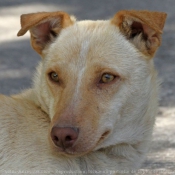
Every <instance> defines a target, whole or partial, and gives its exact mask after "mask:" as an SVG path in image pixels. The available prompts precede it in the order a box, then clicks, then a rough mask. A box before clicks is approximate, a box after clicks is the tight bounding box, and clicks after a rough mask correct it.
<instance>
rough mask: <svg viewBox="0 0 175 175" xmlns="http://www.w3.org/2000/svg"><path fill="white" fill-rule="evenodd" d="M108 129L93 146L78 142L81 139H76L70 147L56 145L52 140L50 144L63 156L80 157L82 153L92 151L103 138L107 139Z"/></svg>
mask: <svg viewBox="0 0 175 175" xmlns="http://www.w3.org/2000/svg"><path fill="white" fill-rule="evenodd" d="M109 134H110V131H109V130H107V131H105V132H104V133H103V134H102V135H101V137H100V138H99V139H98V141H97V142H96V144H94V146H88V145H87V147H86V145H85V146H82V145H81V144H79V143H80V142H81V141H79V140H77V142H75V144H74V145H73V146H71V147H68V148H67V147H65V146H64V145H62V146H61V147H58V146H56V145H55V144H54V142H53V141H52V145H54V150H55V151H56V152H58V153H59V154H61V155H64V156H68V157H80V156H83V155H86V154H88V153H90V152H93V151H94V150H95V149H96V147H97V146H99V145H100V144H101V143H102V142H103V141H104V140H105V139H107V137H108V136H109Z"/></svg>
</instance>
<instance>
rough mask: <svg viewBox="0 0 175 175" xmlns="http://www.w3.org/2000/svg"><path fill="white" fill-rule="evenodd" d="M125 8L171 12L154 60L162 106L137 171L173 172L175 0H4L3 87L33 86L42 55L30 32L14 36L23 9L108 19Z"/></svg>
mask: <svg viewBox="0 0 175 175" xmlns="http://www.w3.org/2000/svg"><path fill="white" fill-rule="evenodd" d="M121 9H147V10H153V11H164V12H166V13H167V14H168V17H167V22H166V25H165V28H164V34H163V39H162V46H161V47H160V49H159V51H158V52H157V54H156V56H155V65H156V68H157V70H158V72H159V78H160V79H161V81H162V85H161V87H162V89H161V93H160V109H159V113H158V115H157V121H156V125H155V129H154V133H153V142H152V145H151V149H150V152H149V154H148V156H147V159H146V160H145V162H144V164H143V167H142V169H141V170H139V172H138V173H137V174H139V175H140V174H150V175H161V174H163V175H169V174H171V175H175V1H174V0H166V1H163V0H154V1H152V0H147V1H144V0H132V1H130V0H108V1H107V0H106V1H105V0H94V1H90V0H83V1H82V0H69V1H68V0H64V1H63V0H30V1H27V0H22V1H21V0H15V1H12V0H5V1H2V0H0V93H3V94H7V95H10V94H13V93H18V92H20V91H21V90H22V89H25V88H28V87H30V86H31V84H32V82H31V79H32V76H33V72H34V70H35V67H36V65H37V63H38V61H39V60H40V58H39V56H38V55H37V54H36V53H35V52H34V51H33V50H32V49H31V47H30V43H29V35H26V36H24V37H21V38H17V37H16V33H17V31H18V30H19V29H20V24H19V17H20V15H21V14H23V13H30V12H37V11H57V10H62V11H66V12H68V13H70V14H74V15H75V16H76V17H77V19H108V18H110V17H112V16H113V15H114V14H115V13H116V12H117V11H118V10H121Z"/></svg>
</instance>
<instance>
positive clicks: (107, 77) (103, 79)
mask: <svg viewBox="0 0 175 175" xmlns="http://www.w3.org/2000/svg"><path fill="white" fill-rule="evenodd" d="M114 79H115V76H114V75H112V74H108V73H105V74H103V75H102V77H101V80H100V83H109V82H111V81H113V80H114Z"/></svg>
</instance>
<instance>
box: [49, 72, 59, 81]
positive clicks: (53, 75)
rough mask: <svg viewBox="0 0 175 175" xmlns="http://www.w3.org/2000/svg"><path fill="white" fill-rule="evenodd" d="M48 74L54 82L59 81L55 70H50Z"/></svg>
mask: <svg viewBox="0 0 175 175" xmlns="http://www.w3.org/2000/svg"><path fill="white" fill-rule="evenodd" d="M49 75H50V78H51V80H53V81H55V82H58V81H59V79H58V74H57V73H56V72H51V73H50V74H49Z"/></svg>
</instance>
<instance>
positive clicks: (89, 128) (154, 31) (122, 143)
mask: <svg viewBox="0 0 175 175" xmlns="http://www.w3.org/2000/svg"><path fill="white" fill-rule="evenodd" d="M165 20H166V14H165V13H163V12H151V11H135V10H123V11H119V12H118V13H116V14H115V15H114V17H113V18H112V19H110V20H97V21H91V20H84V21H78V22H77V21H76V19H75V17H73V16H70V15H69V14H67V13H66V12H61V11H58V12H39V13H31V14H24V15H22V16H21V29H20V31H19V32H18V34H17V35H18V36H22V35H24V34H25V33H26V32H27V31H30V36H31V45H32V47H33V49H34V50H35V51H36V52H37V53H38V54H39V55H40V56H41V57H42V60H41V62H40V63H39V66H38V67H37V70H36V73H35V77H34V80H33V82H34V83H33V87H32V88H31V89H28V90H26V91H23V92H21V93H20V94H17V95H12V96H11V97H8V96H4V95H1V96H0V121H1V122H0V127H1V129H0V135H1V137H0V159H1V161H0V172H1V174H2V175H4V174H8V173H15V174H48V175H50V174H66V175H67V174H70V173H72V174H75V175H80V174H100V175H102V174H105V175H109V174H123V173H124V174H132V173H133V174H134V173H136V170H137V169H138V168H140V167H141V163H142V162H143V161H144V158H145V155H146V152H147V151H148V148H149V145H150V141H151V135H152V131H153V127H154V123H155V116H156V113H157V108H158V91H159V81H158V79H157V73H156V70H155V68H154V63H153V57H154V55H155V53H156V51H157V49H158V47H159V46H160V44H161V35H162V30H163V27H164V23H165Z"/></svg>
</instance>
